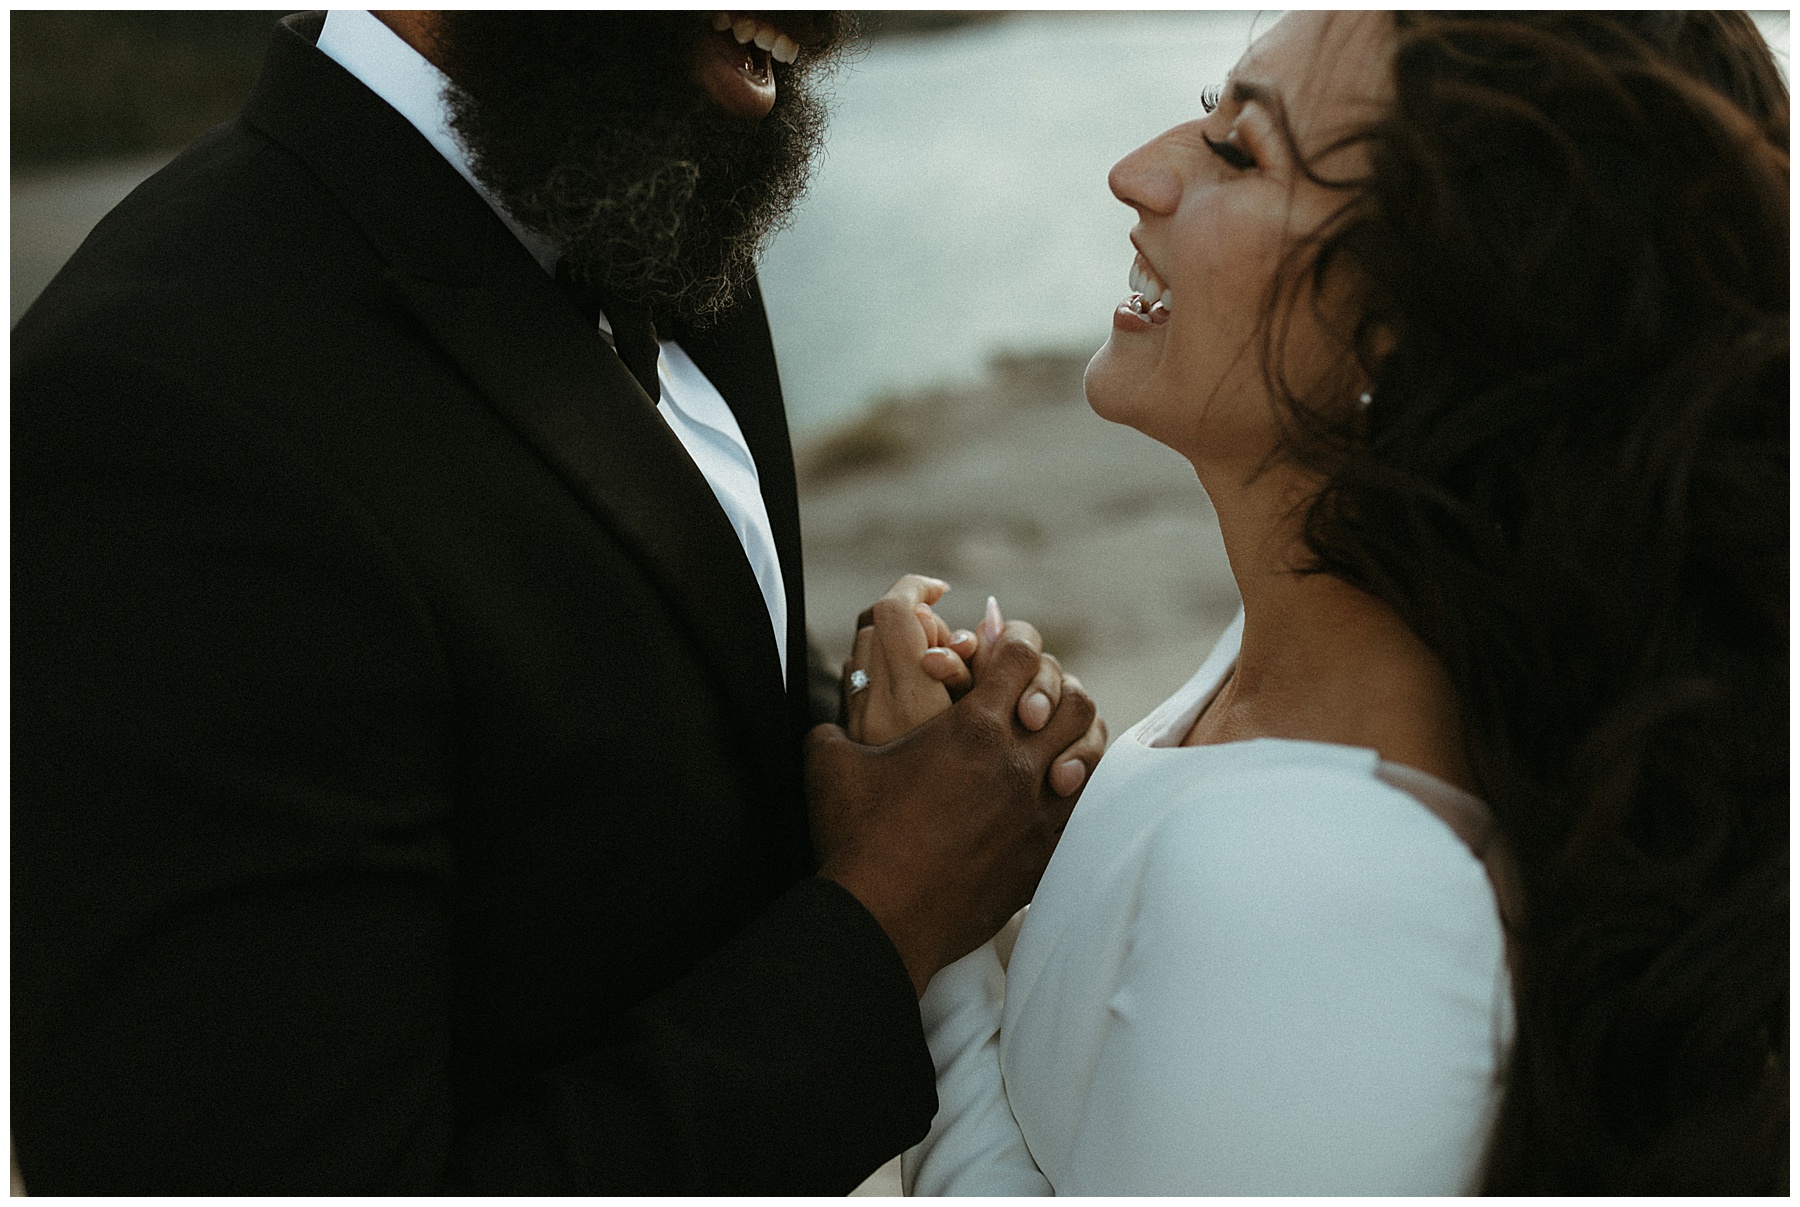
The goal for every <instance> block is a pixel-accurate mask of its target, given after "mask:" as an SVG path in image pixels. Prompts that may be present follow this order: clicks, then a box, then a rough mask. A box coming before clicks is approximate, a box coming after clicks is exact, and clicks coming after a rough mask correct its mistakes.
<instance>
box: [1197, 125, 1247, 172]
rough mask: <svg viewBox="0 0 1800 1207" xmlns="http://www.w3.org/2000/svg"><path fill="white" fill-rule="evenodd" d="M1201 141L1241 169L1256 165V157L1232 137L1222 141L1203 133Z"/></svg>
mask: <svg viewBox="0 0 1800 1207" xmlns="http://www.w3.org/2000/svg"><path fill="white" fill-rule="evenodd" d="M1200 141H1202V142H1204V143H1205V144H1206V146H1207V149H1208V150H1210V151H1211V152H1212V153H1213V154H1214V155H1217V156H1218V157H1219V158H1220V159H1223V160H1224V161H1225V162H1226V163H1228V164H1230V165H1231V166H1232V167H1234V168H1236V169H1238V170H1239V171H1243V170H1244V169H1246V168H1254V167H1255V166H1256V157H1255V156H1253V155H1251V154H1250V152H1248V151H1246V150H1244V148H1242V147H1240V146H1238V145H1237V144H1236V143H1234V142H1232V141H1231V140H1230V139H1225V140H1224V141H1222V142H1215V141H1214V140H1213V139H1211V138H1209V137H1207V136H1206V135H1205V134H1202V135H1201V136H1200Z"/></svg>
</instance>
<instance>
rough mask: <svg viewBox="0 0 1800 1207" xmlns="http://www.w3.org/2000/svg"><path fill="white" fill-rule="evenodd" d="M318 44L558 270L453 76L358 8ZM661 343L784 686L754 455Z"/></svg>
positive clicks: (692, 444)
mask: <svg viewBox="0 0 1800 1207" xmlns="http://www.w3.org/2000/svg"><path fill="white" fill-rule="evenodd" d="M319 49H320V50H321V51H323V52H324V53H325V54H327V55H329V56H330V57H331V58H332V59H334V60H336V61H337V63H338V64H339V65H340V66H342V67H343V68H344V70H346V71H348V72H349V73H350V74H351V75H353V76H355V77H356V78H357V79H359V80H361V81H362V82H363V84H365V85H366V86H367V87H368V88H369V90H370V91H371V92H373V93H375V95H377V96H379V97H380V98H381V99H382V100H384V101H386V102H387V103H388V104H390V105H392V106H393V107H394V108H395V109H396V110H397V111H398V112H399V114H400V116H402V117H404V118H405V119H406V120H407V121H409V122H411V123H412V124H413V126H414V127H415V128H416V129H417V130H418V131H419V133H420V134H423V135H424V136H425V138H426V139H427V141H429V142H430V143H431V145H432V146H434V147H436V148H437V149H438V152H439V153H440V154H441V155H443V157H444V158H445V159H447V160H449V162H450V166H451V167H453V168H455V169H456V170H457V171H458V172H459V173H461V174H462V177H463V179H464V180H467V181H468V182H469V184H470V185H472V186H473V187H474V189H475V191H476V192H477V193H479V194H481V197H482V199H483V200H484V201H486V202H487V203H488V205H489V206H491V207H493V210H494V212H495V213H496V214H498V215H499V216H500V220H501V221H502V222H504V223H506V226H507V229H508V230H510V231H512V233H513V234H514V235H516V236H518V239H519V242H521V243H523V244H524V245H525V247H526V249H527V250H528V251H530V253H531V255H532V258H533V259H535V260H536V261H537V262H538V264H539V265H540V266H541V267H542V268H543V270H544V271H545V272H546V273H549V274H551V275H552V276H554V275H555V272H556V262H557V260H558V259H559V258H560V257H559V255H558V253H557V251H556V249H555V248H553V247H551V246H550V245H549V244H548V243H546V242H544V240H542V239H540V238H538V237H537V236H535V235H533V234H532V233H531V232H530V231H528V230H526V229H525V228H524V227H522V226H520V225H519V224H518V223H517V222H516V221H514V220H513V217H512V215H510V214H508V213H507V212H506V210H505V209H504V208H503V207H502V206H500V205H499V204H498V203H497V202H495V200H494V199H493V198H492V197H491V196H489V195H488V192H487V190H486V189H485V188H483V187H482V185H481V182H480V181H478V180H476V179H475V174H474V173H473V172H472V171H470V169H469V162H468V157H467V156H466V155H464V153H463V149H462V146H461V144H460V143H458V142H457V140H456V135H455V133H454V132H453V131H452V130H451V128H450V107H449V105H448V104H446V103H445V100H444V89H445V88H446V87H448V85H449V83H450V80H449V78H448V77H447V76H445V75H444V73H443V72H441V71H439V70H438V69H437V68H436V67H435V66H434V65H433V64H431V63H430V62H429V61H427V60H426V59H425V58H424V57H423V56H422V55H420V54H419V53H418V52H417V51H415V50H414V49H413V48H412V47H410V46H408V45H407V44H406V43H405V42H404V41H403V40H402V39H401V38H400V36H399V35H398V34H396V33H394V31H393V30H391V29H389V28H388V27H387V26H385V25H383V24H382V23H381V22H380V21H379V20H377V19H376V18H375V17H373V16H371V15H370V14H369V13H367V12H364V11H362V10H360V9H334V10H332V11H331V12H330V13H329V14H328V15H327V16H326V18H325V28H324V31H323V32H322V33H320V35H319ZM600 331H601V333H602V334H604V335H605V337H606V340H607V342H608V343H609V344H610V343H611V342H612V324H611V323H609V322H608V321H607V318H606V316H605V315H604V314H602V315H601V316H600ZM660 344H661V347H660V349H659V354H658V356H657V360H656V376H657V379H658V381H659V382H660V383H661V386H662V400H661V401H660V402H658V403H657V404H656V409H657V411H658V412H659V413H660V414H661V415H662V417H663V420H664V421H665V422H666V423H667V424H668V425H669V428H670V429H671V430H672V431H673V432H674V433H675V435H676V437H677V438H678V439H679V440H680V441H681V445H682V447H683V448H685V449H686V450H687V453H688V456H690V457H692V458H693V461H694V464H695V465H696V466H698V467H699V470H700V472H701V473H702V474H704V475H705V476H706V481H707V484H708V485H709V486H711V487H712V492H713V497H714V498H716V499H717V500H718V501H719V506H720V507H721V508H723V509H724V512H725V515H726V518H727V519H729V520H730V521H731V527H732V530H733V531H734V532H736V533H737V537H738V541H739V543H740V544H742V546H743V549H744V557H745V558H746V559H747V560H748V561H749V563H750V568H751V570H753V571H754V572H755V574H756V582H757V585H758V586H759V587H761V588H762V596H763V603H764V605H765V606H767V608H768V610H769V624H770V626H771V628H772V629H773V630H774V633H775V649H776V651H777V653H778V654H779V655H780V658H781V664H780V673H781V676H782V680H783V682H785V681H786V679H787V619H788V617H787V590H786V587H785V585H784V584H783V582H782V577H781V560H780V558H779V557H778V556H777V555H776V552H775V531H774V528H773V527H772V526H771V525H770V523H769V511H768V508H767V506H765V505H764V503H763V497H762V486H761V483H760V481H759V479H758V478H757V473H756V459H755V458H754V457H753V456H751V454H750V446H749V445H748V444H747V443H746V442H745V440H744V433H743V430H742V429H741V428H740V427H739V426H738V421H737V416H735V415H733V414H732V413H731V407H730V406H729V405H728V404H727V403H726V401H725V399H724V397H723V396H721V395H720V393H719V391H718V390H717V388H715V387H714V386H713V384H712V382H711V381H708V380H707V377H706V374H704V373H702V372H701V371H700V367H699V366H698V365H696V364H695V363H694V362H693V361H692V360H690V359H689V358H688V355H687V353H685V352H683V351H682V349H681V345H679V344H677V343H676V342H675V341H673V340H662V341H660Z"/></svg>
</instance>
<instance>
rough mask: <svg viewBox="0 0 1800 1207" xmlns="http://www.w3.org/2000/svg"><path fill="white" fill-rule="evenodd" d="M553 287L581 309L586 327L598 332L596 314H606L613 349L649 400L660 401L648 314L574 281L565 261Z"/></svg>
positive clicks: (653, 330) (653, 326) (558, 267)
mask: <svg viewBox="0 0 1800 1207" xmlns="http://www.w3.org/2000/svg"><path fill="white" fill-rule="evenodd" d="M556 284H557V287H558V288H559V289H561V290H562V291H563V292H564V293H565V294H567V295H568V296H569V297H570V298H571V299H572V300H573V301H574V302H575V304H576V305H577V306H580V307H581V312H582V314H584V315H586V316H587V321H588V326H589V327H591V328H594V329H595V330H596V331H598V329H599V326H600V314H601V312H602V311H604V312H605V313H606V321H607V322H609V323H611V324H612V346H613V350H614V351H615V352H617V353H618V354H619V359H620V360H622V361H624V362H625V367H626V368H627V369H630V370H631V375H632V376H633V377H635V378H637V380H638V384H639V385H641V386H643V387H644V393H646V394H648V395H649V396H650V401H651V402H660V401H661V400H662V387H661V386H660V385H659V384H658V383H657V380H656V355H657V344H656V324H655V323H654V322H652V321H651V319H650V311H649V310H647V309H645V308H644V307H643V306H639V305H637V304H636V303H634V302H628V301H626V300H625V299H623V298H621V297H619V296H617V295H616V294H612V293H609V292H607V291H606V290H604V289H602V288H600V287H599V286H597V285H589V284H586V283H585V282H582V281H578V280H576V279H575V275H574V273H572V272H570V271H569V265H568V261H566V260H562V261H558V262H557V265H556Z"/></svg>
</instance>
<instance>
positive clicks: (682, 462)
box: [245, 19, 798, 780]
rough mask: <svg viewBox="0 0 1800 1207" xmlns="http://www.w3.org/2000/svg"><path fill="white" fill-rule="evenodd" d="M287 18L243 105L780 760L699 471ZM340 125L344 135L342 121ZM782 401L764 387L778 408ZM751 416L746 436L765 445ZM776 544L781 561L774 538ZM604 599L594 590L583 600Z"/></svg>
mask: <svg viewBox="0 0 1800 1207" xmlns="http://www.w3.org/2000/svg"><path fill="white" fill-rule="evenodd" d="M286 32H288V33H289V35H290V36H287V37H281V36H278V37H277V39H276V45H275V46H274V47H273V48H272V49H271V51H270V58H269V63H268V64H267V65H266V66H265V69H264V73H263V77H262V79H261V80H260V81H259V83H258V86H257V89H256V91H255V93H253V95H252V97H251V100H250V102H249V103H248V104H247V105H246V107H245V119H246V120H247V121H249V122H250V123H251V124H252V125H255V126H257V127H258V128H260V129H262V130H263V131H264V132H265V133H267V134H269V135H270V136H271V137H273V138H274V139H275V140H276V141H278V142H280V143H282V144H283V145H285V146H286V147H287V148H288V149H289V150H291V151H293V152H294V153H295V154H297V155H299V156H300V157H301V158H302V159H303V160H305V161H306V162H307V163H308V164H309V165H310V166H311V167H312V168H313V169H314V170H315V171H316V172H317V173H318V174H319V176H320V177H321V179H323V180H324V181H325V183H326V184H327V185H328V187H330V188H331V189H332V190H333V192H334V193H335V194H336V195H337V196H338V198H339V200H340V201H341V202H342V203H343V204H344V205H345V207H346V208H347V209H348V210H349V211H350V212H351V214H352V215H353V216H354V217H355V218H356V220H357V221H358V222H359V224H360V225H361V226H362V227H363V229H364V230H365V232H366V233H367V234H368V235H369V237H370V238H371V240H372V241H373V242H374V243H375V245H376V246H377V247H378V248H379V249H380V250H381V251H382V253H383V254H384V255H385V256H386V257H387V259H388V262H389V265H390V268H389V271H388V274H387V277H388V281H389V283H390V284H391V285H392V286H393V288H394V289H395V290H396V292H397V293H398V294H399V296H400V298H401V299H403V301H404V303H405V305H406V306H407V307H408V309H409V310H410V311H411V312H412V313H413V315H414V316H416V318H417V319H418V321H419V322H420V323H421V324H422V325H423V327H424V328H425V330H426V331H427V332H429V333H430V335H431V337H432V339H433V340H434V341H435V342H436V343H437V344H438V346H439V347H440V348H441V349H442V350H443V351H444V353H445V354H446V355H447V356H448V357H450V358H451V360H453V361H454V362H455V363H456V364H457V366H458V367H459V368H460V369H461V370H462V371H463V373H464V374H465V375H466V376H467V377H468V379H469V381H470V382H471V383H473V385H474V387H475V389H476V390H477V391H478V392H479V393H480V394H481V395H482V396H483V397H484V398H485V399H486V400H487V402H488V403H489V404H490V405H491V406H492V407H493V408H494V410H495V411H496V412H497V413H499V415H500V416H501V417H502V418H503V419H504V420H505V421H506V423H507V424H508V426H510V427H511V429H512V430H513V431H514V432H515V433H517V435H518V437H519V438H520V439H521V440H523V441H524V442H525V443H527V444H528V445H530V446H531V447H532V448H533V449H534V450H535V451H536V452H537V453H538V455H539V456H540V457H541V458H542V459H543V460H544V462H545V463H546V464H547V465H548V466H549V467H550V468H551V469H552V470H553V471H554V472H555V473H556V474H557V476H558V477H559V478H560V479H561V480H562V481H563V482H564V484H565V485H566V486H567V487H568V489H569V490H570V491H571V492H573V493H574V494H575V496H576V497H577V498H579V499H580V500H581V502H582V503H583V504H584V506H585V507H586V508H587V509H588V510H589V511H590V512H591V513H592V514H593V516H594V518H595V520H596V521H597V522H598V523H599V524H601V525H603V526H604V527H605V528H606V529H607V530H609V531H610V532H612V533H613V534H615V535H616V536H617V537H618V538H619V539H620V541H621V542H622V543H624V544H625V545H626V546H627V547H628V548H629V549H631V550H632V551H633V552H634V553H635V554H636V555H637V559H638V561H639V562H640V564H641V565H642V567H643V569H644V571H645V572H646V573H647V574H648V575H649V576H650V577H651V578H652V580H653V581H655V582H656V583H657V585H658V587H659V588H660V590H661V591H662V593H663V594H664V596H665V598H667V599H668V601H669V603H670V606H671V609H672V610H673V611H674V612H675V614H676V615H677V616H678V617H679V618H680V619H681V621H682V623H683V626H684V627H685V628H686V630H687V631H688V633H689V634H690V635H691V637H692V640H693V641H694V643H695V645H696V646H698V647H699V649H700V651H701V653H702V655H703V657H704V660H705V661H706V662H707V664H708V665H710V666H712V667H714V668H715V669H716V671H717V674H718V679H719V682H720V685H721V688H722V689H723V691H724V693H725V694H726V696H727V697H728V698H729V699H730V701H731V703H732V704H733V705H734V706H735V712H736V713H737V715H738V717H739V719H740V721H741V723H742V725H743V730H742V732H743V733H744V736H745V746H746V748H747V750H748V752H749V754H750V757H751V758H752V759H753V760H755V761H756V762H757V763H759V764H761V765H762V767H763V770H764V771H765V773H767V774H770V775H773V776H775V777H776V778H777V779H778V780H779V779H785V778H787V776H788V775H791V774H792V770H793V764H794V762H795V756H794V750H793V736H792V731H791V729H790V728H789V726H788V725H787V723H786V720H785V718H784V716H783V712H782V708H781V706H780V705H781V701H782V697H783V695H784V694H785V691H784V684H783V682H782V676H781V673H780V668H779V667H778V666H777V659H776V651H775V643H774V640H773V638H772V636H771V634H770V633H769V626H768V620H767V616H768V613H767V609H766V607H765V605H764V604H763V600H762V593H761V590H760V588H759V587H758V586H757V583H756V577H755V574H754V572H753V571H752V570H751V569H750V566H749V563H748V561H747V560H746V559H745V557H744V554H743V547H742V545H741V544H740V543H739V542H738V539H737V534H736V533H735V532H734V531H733V530H732V527H731V524H730V521H729V520H728V519H727V518H726V516H725V514H724V512H723V510H722V509H721V508H720V507H719V504H718V500H717V499H716V498H715V497H714V495H713V493H712V489H711V487H710V486H708V484H707V482H706V479H705V476H704V475H703V474H701V472H700V471H699V469H698V468H697V467H696V466H695V465H694V463H693V460H692V459H691V458H690V457H689V456H688V455H687V452H686V450H685V449H683V448H682V447H681V443H680V441H679V440H678V439H676V437H675V435H674V433H673V432H671V431H670V430H669V427H668V425H667V424H666V423H665V422H664V421H663V419H662V416H661V415H659V414H658V413H657V411H656V408H655V407H654V405H653V404H652V403H651V402H650V399H649V397H648V396H647V395H645V394H644V392H643V390H642V389H641V388H640V387H639V386H638V384H637V382H636V381H635V380H634V379H633V378H632V377H631V375H630V373H629V371H628V370H626V368H625V367H624V365H623V364H622V363H621V362H620V361H619V359H618V357H617V356H615V355H614V354H613V353H612V352H611V350H610V349H608V348H606V346H605V345H604V344H603V343H602V342H601V340H600V338H599V336H598V335H597V334H596V333H595V332H594V331H592V330H591V329H589V328H588V327H587V324H586V322H585V320H584V319H583V318H582V316H581V315H580V313H579V311H578V310H577V308H576V307H575V306H574V305H573V304H572V303H571V302H570V301H569V300H568V299H566V298H564V297H563V295H562V294H561V293H559V292H558V291H557V290H556V288H555V286H554V284H553V283H552V282H551V281H550V279H549V278H548V277H547V276H546V275H545V274H544V272H543V271H542V270H541V269H540V268H539V267H538V266H537V264H536V262H535V261H533V260H532V259H531V257H530V255H529V254H528V253H527V252H526V251H525V249H524V248H523V247H522V246H520V244H519V243H518V240H516V239H515V238H514V237H513V236H512V234H511V232H509V231H508V230H507V229H506V227H505V226H504V224H502V223H501V222H500V220H499V218H497V217H496V216H495V215H494V213H493V211H492V210H490V209H489V208H488V206H487V204H486V203H485V202H484V201H482V199H481V198H480V197H479V196H478V195H477V194H476V193H475V192H474V190H473V189H471V188H470V187H469V186H468V184H467V183H466V182H465V181H464V180H462V178H461V177H460V176H458V175H457V174H456V171H455V170H454V169H453V168H451V167H450V165H449V164H447V163H446V162H445V161H444V160H443V157H442V156H440V155H439V154H438V153H437V152H436V150H434V149H433V148H432V147H431V145H430V144H429V143H428V142H426V141H425V139H424V137H423V136H422V135H420V134H419V133H418V132H417V131H416V130H414V129H413V127H412V126H411V125H410V124H409V123H408V122H407V121H406V120H405V119H404V118H402V117H401V116H400V115H399V114H397V113H395V112H394V111H393V110H392V109H391V108H389V107H388V106H387V104H386V103H385V102H382V101H381V100H380V99H379V98H377V97H375V96H374V94H373V93H370V92H369V91H368V90H367V89H366V88H364V87H363V86H362V84H361V83H359V82H358V81H356V80H355V79H354V78H353V77H351V76H350V75H349V74H348V73H347V72H345V71H343V70H342V68H340V67H339V66H338V65H337V64H336V63H333V62H332V61H331V60H330V59H328V58H326V57H325V56H323V55H321V54H319V53H318V51H317V49H316V48H315V47H314V46H312V45H311V41H310V39H311V38H316V36H317V33H316V27H315V26H312V25H308V24H305V23H304V22H295V21H294V20H293V19H290V23H289V30H288V31H286ZM346 129H350V130H355V131H357V135H356V136H355V137H351V138H342V137H340V136H339V135H338V131H340V130H346ZM759 309H760V308H759ZM765 355H767V354H766V353H765ZM771 380H772V378H771ZM721 384H722V383H721ZM730 396H731V395H730V394H729V393H727V397H728V398H729V397H730ZM779 405H780V404H779V396H778V395H777V398H776V407H777V414H778V413H779ZM740 422H742V417H741V416H740ZM764 426H765V425H758V427H759V432H760V435H759V437H758V439H759V441H760V442H762V443H763V444H765V445H768V444H769V443H770V439H769V433H768V432H767V431H766V430H762V429H763V427H764ZM746 436H748V432H746ZM785 443H786V442H785V433H784V434H783V438H782V441H781V444H782V447H783V448H785ZM753 451H754V452H756V454H757V457H758V462H759V468H760V466H761V464H763V461H762V453H761V450H760V449H756V448H755V446H754V445H753ZM772 463H773V462H771V464H772ZM782 464H783V466H784V467H785V466H786V464H787V463H786V461H785V460H783V462H782ZM772 518H773V517H772ZM795 524H797V514H796V515H795ZM782 527H783V525H782V524H780V523H779V522H778V525H777V532H778V533H780V532H781V531H782ZM789 527H791V526H789ZM779 539H780V538H779V537H778V543H779ZM795 543H796V545H797V540H796V542H795ZM780 553H781V556H782V560H783V563H784V565H783V569H784V572H785V570H786V569H787V566H786V563H787V561H788V551H787V550H786V549H781V550H780ZM795 564H796V566H797V564H798V559H797V558H796V559H795ZM796 578H797V575H796ZM603 608H604V601H596V615H599V614H600V613H601V612H602V611H603Z"/></svg>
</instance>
